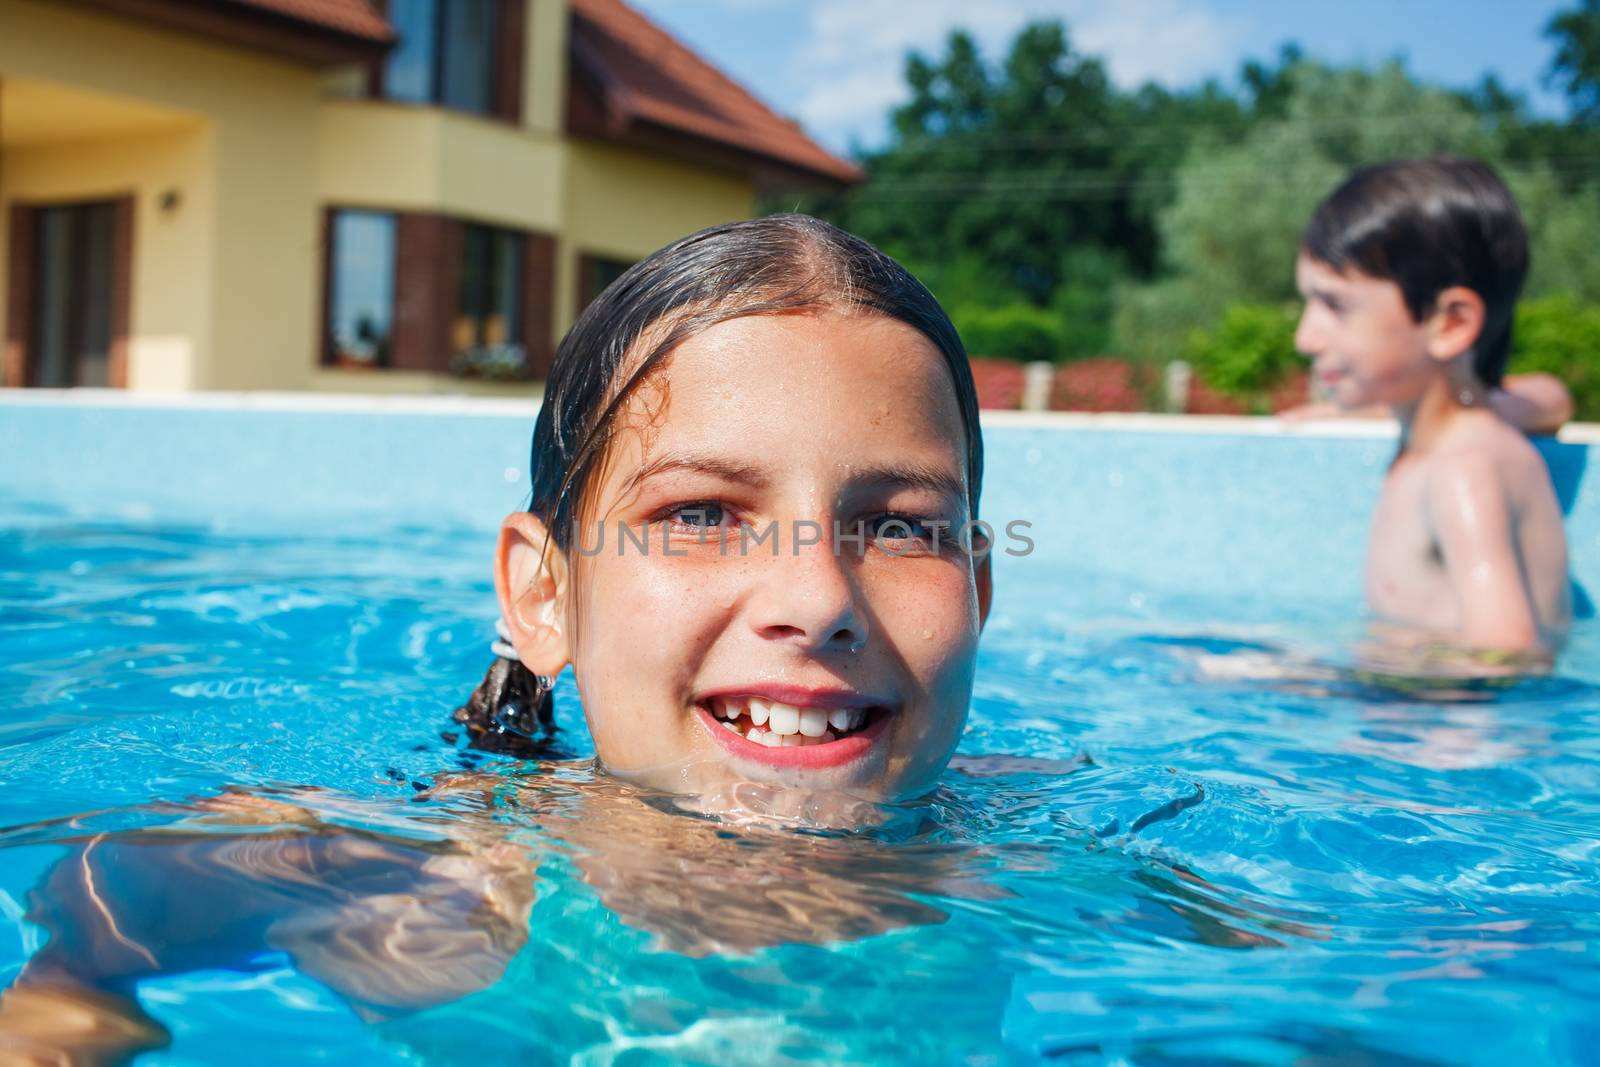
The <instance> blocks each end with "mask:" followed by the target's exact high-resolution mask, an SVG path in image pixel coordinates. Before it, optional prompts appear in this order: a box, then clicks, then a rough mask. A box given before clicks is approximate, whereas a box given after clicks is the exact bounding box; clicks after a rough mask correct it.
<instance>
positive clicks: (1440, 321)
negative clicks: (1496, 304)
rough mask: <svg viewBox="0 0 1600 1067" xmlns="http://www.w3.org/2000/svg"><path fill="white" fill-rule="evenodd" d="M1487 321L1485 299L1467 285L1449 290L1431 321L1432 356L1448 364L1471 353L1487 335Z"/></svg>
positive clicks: (1429, 321) (1430, 350)
mask: <svg viewBox="0 0 1600 1067" xmlns="http://www.w3.org/2000/svg"><path fill="white" fill-rule="evenodd" d="M1484 318H1485V311H1484V306H1483V297H1481V296H1479V295H1478V294H1477V293H1476V292H1474V291H1473V290H1471V289H1468V288H1467V287H1466V286H1464V285H1455V286H1451V287H1450V288H1449V289H1446V290H1445V291H1444V292H1442V293H1440V294H1439V298H1438V300H1436V301H1434V305H1433V315H1432V316H1431V317H1430V318H1429V319H1428V354H1429V355H1430V356H1432V357H1433V358H1434V359H1436V360H1438V361H1439V362H1441V363H1447V362H1449V361H1450V360H1452V359H1455V358H1456V357H1457V356H1459V355H1461V353H1463V352H1466V351H1468V350H1469V349H1471V348H1472V346H1473V344H1474V343H1475V342H1476V341H1477V340H1478V337H1479V335H1480V334H1482V333H1483V323H1484Z"/></svg>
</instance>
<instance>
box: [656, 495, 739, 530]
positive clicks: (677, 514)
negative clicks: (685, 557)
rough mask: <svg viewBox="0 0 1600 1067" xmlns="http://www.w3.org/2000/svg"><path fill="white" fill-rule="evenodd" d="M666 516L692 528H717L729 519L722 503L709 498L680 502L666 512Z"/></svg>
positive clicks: (671, 520) (672, 520) (680, 524)
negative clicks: (690, 502) (689, 502)
mask: <svg viewBox="0 0 1600 1067" xmlns="http://www.w3.org/2000/svg"><path fill="white" fill-rule="evenodd" d="M665 518H666V519H667V520H668V521H670V522H674V523H677V524H678V525H679V526H687V527H690V528H691V529H706V530H711V529H715V528H716V527H718V526H721V525H722V524H723V523H724V522H725V521H727V520H728V518H729V515H728V513H727V510H726V509H725V508H723V506H722V505H721V504H718V503H715V502H714V501H709V500H697V501H695V502H694V503H692V504H679V505H677V506H676V507H673V508H672V509H671V510H669V511H667V512H666V513H665Z"/></svg>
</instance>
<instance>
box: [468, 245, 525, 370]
mask: <svg viewBox="0 0 1600 1067" xmlns="http://www.w3.org/2000/svg"><path fill="white" fill-rule="evenodd" d="M523 243H524V238H523V236H522V235H521V234H519V233H515V232H513V231H511V230H500V229H495V228H492V227H489V226H477V225H472V224H468V225H466V226H464V227H463V230H462V235H461V288H460V293H459V300H458V302H457V312H456V318H455V322H454V324H453V328H452V329H451V336H450V341H451V345H452V347H453V349H454V355H455V365H456V366H457V368H458V369H460V370H461V371H463V372H464V373H474V374H486V375H496V376H502V375H514V374H516V373H520V372H521V371H522V370H523V369H524V368H525V359H526V352H525V350H524V348H523V345H522V256H523Z"/></svg>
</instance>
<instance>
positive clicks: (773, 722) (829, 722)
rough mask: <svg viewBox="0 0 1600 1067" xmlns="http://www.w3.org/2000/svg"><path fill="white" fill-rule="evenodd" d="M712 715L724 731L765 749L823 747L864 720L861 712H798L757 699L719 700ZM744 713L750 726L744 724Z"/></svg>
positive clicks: (794, 709) (817, 709)
mask: <svg viewBox="0 0 1600 1067" xmlns="http://www.w3.org/2000/svg"><path fill="white" fill-rule="evenodd" d="M711 712H712V714H713V715H714V716H716V718H717V719H718V720H719V721H720V722H721V724H722V726H724V727H725V728H727V729H729V730H732V731H733V732H734V733H738V734H743V735H744V737H745V738H747V739H748V740H751V741H755V742H757V743H758V744H763V745H768V746H779V745H788V746H794V745H815V744H824V743H826V742H828V741H834V740H837V735H838V734H842V733H845V732H846V731H849V730H855V729H858V728H859V727H860V726H861V724H862V723H864V722H865V721H866V718H867V713H866V711H865V710H864V709H862V708H834V709H833V710H831V711H829V710H826V709H824V708H797V707H795V706H794V705H793V704H782V703H779V702H778V701H776V700H761V699H759V698H757V697H750V698H749V699H748V700H746V699H745V698H744V697H732V698H723V697H718V698H716V699H714V700H712V701H711ZM747 712H748V714H749V716H750V725H749V726H746V725H745V724H744V722H743V717H744V715H745V714H746V713H747ZM830 727H831V728H832V729H830Z"/></svg>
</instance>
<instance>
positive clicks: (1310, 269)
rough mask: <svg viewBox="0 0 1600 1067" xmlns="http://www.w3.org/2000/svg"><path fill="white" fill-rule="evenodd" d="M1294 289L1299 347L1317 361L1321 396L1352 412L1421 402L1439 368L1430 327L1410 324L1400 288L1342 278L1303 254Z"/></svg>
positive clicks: (1365, 278)
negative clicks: (1299, 307) (1300, 306)
mask: <svg viewBox="0 0 1600 1067" xmlns="http://www.w3.org/2000/svg"><path fill="white" fill-rule="evenodd" d="M1295 282H1296V284H1297V285H1298V286H1299V288H1300V295H1301V296H1302V297H1304V299H1305V302H1306V305H1305V310H1304V311H1303V312H1302V313H1301V315H1300V325H1299V327H1298V328H1297V329H1296V330H1295V335H1294V343H1295V347H1296V348H1297V349H1299V350H1300V352H1301V353H1302V354H1304V355H1306V356H1307V357H1309V358H1310V359H1311V360H1312V369H1311V372H1312V378H1313V380H1314V381H1315V384H1316V388H1317V390H1318V392H1319V393H1321V394H1322V395H1323V396H1324V397H1325V398H1326V399H1327V400H1329V401H1330V402H1331V403H1334V404H1336V405H1338V406H1339V407H1340V408H1343V409H1346V410H1351V409H1355V408H1363V407H1370V406H1373V405H1377V404H1386V405H1389V406H1391V407H1403V406H1406V405H1409V404H1413V403H1415V402H1416V401H1417V400H1418V398H1420V397H1421V395H1422V392H1423V390H1424V389H1425V388H1426V387H1427V385H1428V383H1429V381H1430V380H1431V379H1432V376H1433V375H1434V374H1435V373H1436V372H1437V370H1438V367H1439V364H1438V362H1437V360H1436V359H1435V358H1434V357H1433V356H1431V355H1430V353H1429V331H1428V328H1427V325H1426V324H1425V323H1419V322H1417V321H1416V320H1415V319H1413V318H1412V317H1411V311H1410V309H1409V308H1407V307H1406V303H1405V298H1404V297H1403V296H1402V295H1401V292H1400V287H1399V286H1398V285H1396V284H1395V283H1394V282H1391V281H1386V280H1383V279H1380V278H1373V277H1371V276H1370V275H1366V274H1362V273H1360V272H1359V271H1354V270H1346V271H1336V270H1334V269H1333V268H1332V267H1330V266H1328V264H1326V263H1323V262H1321V261H1319V260H1316V259H1312V258H1311V257H1310V256H1307V255H1306V254H1305V253H1303V252H1302V253H1301V254H1300V257H1299V259H1298V260H1297V261H1296V263H1295Z"/></svg>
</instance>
